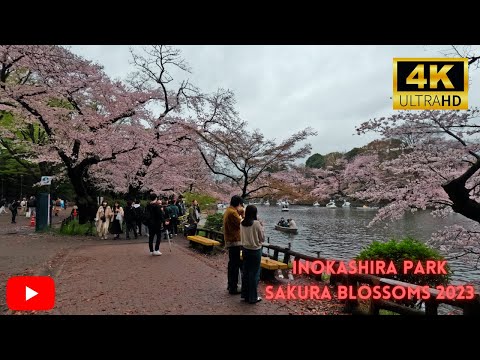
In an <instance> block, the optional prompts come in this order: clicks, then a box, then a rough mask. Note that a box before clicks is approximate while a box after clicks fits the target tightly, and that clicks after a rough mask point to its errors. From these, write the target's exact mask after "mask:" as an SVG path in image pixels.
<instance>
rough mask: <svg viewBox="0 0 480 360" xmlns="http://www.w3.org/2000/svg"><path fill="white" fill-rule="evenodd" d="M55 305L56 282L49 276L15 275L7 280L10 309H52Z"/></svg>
mask: <svg viewBox="0 0 480 360" xmlns="http://www.w3.org/2000/svg"><path fill="white" fill-rule="evenodd" d="M54 305H55V283H54V281H53V279H52V278H51V277H49V276H15V277H12V278H10V279H8V281H7V306H8V308H9V309H10V310H50V309H52V308H53V307H54Z"/></svg>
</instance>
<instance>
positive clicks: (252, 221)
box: [223, 195, 265, 304]
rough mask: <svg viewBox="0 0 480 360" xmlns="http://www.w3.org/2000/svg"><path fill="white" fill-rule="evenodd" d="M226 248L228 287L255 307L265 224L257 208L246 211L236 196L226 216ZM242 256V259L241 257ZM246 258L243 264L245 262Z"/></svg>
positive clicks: (230, 291) (233, 293)
mask: <svg viewBox="0 0 480 360" xmlns="http://www.w3.org/2000/svg"><path fill="white" fill-rule="evenodd" d="M223 228H224V239H225V246H226V248H227V249H228V269H227V272H228V287H227V290H228V292H229V293H230V294H231V295H235V294H241V298H242V299H243V300H244V301H246V302H248V303H250V304H256V303H257V302H259V301H261V300H262V298H261V297H260V296H258V291H257V288H258V282H259V280H260V264H261V260H262V243H263V242H264V241H265V232H264V228H263V223H262V222H261V221H259V220H258V218H257V207H256V206H255V205H248V206H247V208H246V209H244V208H243V199H242V198H241V197H240V196H238V195H235V196H233V197H232V199H231V200H230V206H229V207H228V208H227V209H226V210H225V213H224V215H223ZM240 253H242V256H240ZM242 258H243V261H242ZM240 269H241V273H242V281H241V282H242V286H241V290H240V291H239V289H238V273H239V270H240Z"/></svg>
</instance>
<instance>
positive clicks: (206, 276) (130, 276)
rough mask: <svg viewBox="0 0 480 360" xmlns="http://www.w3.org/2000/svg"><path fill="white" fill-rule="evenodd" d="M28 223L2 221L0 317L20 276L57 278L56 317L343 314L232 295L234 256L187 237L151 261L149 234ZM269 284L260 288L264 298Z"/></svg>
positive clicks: (326, 305)
mask: <svg viewBox="0 0 480 360" xmlns="http://www.w3.org/2000/svg"><path fill="white" fill-rule="evenodd" d="M66 213H69V211H67V212H65V213H63V214H61V216H60V217H59V218H55V219H54V221H55V222H57V223H58V222H60V221H61V220H62V218H63V215H65V214H66ZM7 218H8V221H6V220H7ZM28 224H29V219H26V218H23V219H22V218H19V221H18V224H17V225H13V224H9V217H8V216H7V215H3V216H0V281H1V282H0V284H2V286H1V291H0V314H1V313H3V314H12V312H11V311H10V310H8V309H7V307H6V304H5V285H4V284H5V283H6V281H7V279H8V278H9V277H10V276H15V275H50V276H52V277H53V279H54V280H55V284H56V306H55V308H54V309H53V310H51V311H48V312H46V313H49V314H68V315H76V314H78V315H80V314H81V315H83V314H118V315H124V314H137V315H144V314H148V315H153V314H203V315H205V314H207V315H212V314H228V315H246V314H249V315H250V314H252V315H253V314H257V315H266V314H272V315H273V314H275V315H282V314H301V313H304V312H309V313H340V309H341V305H340V304H337V303H335V302H319V301H317V303H318V305H322V304H320V303H323V305H322V306H323V310H322V309H318V311H317V309H316V306H315V307H312V306H309V307H308V309H307V308H306V307H305V306H303V305H305V304H302V307H299V306H298V304H291V303H290V304H287V303H285V302H283V303H279V302H276V301H268V300H264V301H262V302H259V303H257V304H255V305H250V304H246V303H244V302H242V301H240V297H239V295H229V294H228V292H227V291H226V264H227V259H228V257H227V254H226V253H222V252H220V253H217V254H215V255H209V256H207V255H203V254H201V253H199V252H196V251H194V250H192V249H190V248H189V247H188V242H187V240H186V239H185V238H184V237H183V236H177V237H174V239H173V243H172V251H171V252H170V251H169V247H168V242H167V241H165V242H162V244H161V247H160V250H161V252H162V253H163V255H162V256H150V255H149V252H148V244H147V239H146V237H142V238H139V239H138V240H115V241H114V240H99V239H98V238H93V237H70V236H60V235H56V234H48V233H35V232H34V231H33V228H31V227H29V226H28ZM265 285H266V284H264V283H261V285H260V293H261V294H264V287H265ZM18 313H20V312H16V313H15V314H18Z"/></svg>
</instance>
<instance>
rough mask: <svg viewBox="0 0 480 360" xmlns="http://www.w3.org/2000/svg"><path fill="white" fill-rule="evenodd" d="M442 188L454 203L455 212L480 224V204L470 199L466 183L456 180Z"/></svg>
mask: <svg viewBox="0 0 480 360" xmlns="http://www.w3.org/2000/svg"><path fill="white" fill-rule="evenodd" d="M442 187H443V189H444V190H445V192H446V193H447V194H448V197H449V198H450V200H451V201H452V202H453V204H452V209H453V211H455V212H456V213H458V214H462V215H463V216H465V217H467V218H469V219H471V220H473V221H476V222H478V223H480V204H479V203H477V202H476V201H475V200H472V199H470V194H469V191H468V190H467V189H466V188H465V182H463V181H459V180H458V179H455V180H452V181H450V182H449V183H448V184H445V185H443V186H442Z"/></svg>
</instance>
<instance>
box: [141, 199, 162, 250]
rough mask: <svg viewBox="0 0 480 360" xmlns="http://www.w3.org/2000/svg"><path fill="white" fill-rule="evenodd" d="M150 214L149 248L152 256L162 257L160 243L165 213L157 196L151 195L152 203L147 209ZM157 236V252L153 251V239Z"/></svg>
mask: <svg viewBox="0 0 480 360" xmlns="http://www.w3.org/2000/svg"><path fill="white" fill-rule="evenodd" d="M145 212H146V213H147V214H148V225H147V226H148V234H149V236H148V248H149V249H150V255H156V256H159V255H162V253H161V252H160V241H161V240H162V224H163V222H164V217H163V212H162V209H161V208H160V205H159V204H158V202H157V195H155V194H150V203H149V204H148V205H147V207H146V208H145ZM155 236H157V239H156V241H155V250H153V238H154V237H155Z"/></svg>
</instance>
